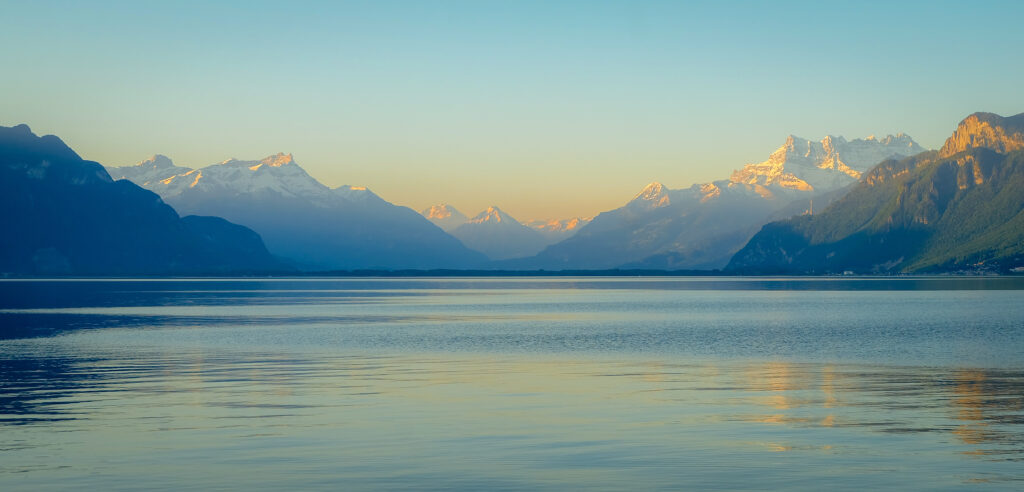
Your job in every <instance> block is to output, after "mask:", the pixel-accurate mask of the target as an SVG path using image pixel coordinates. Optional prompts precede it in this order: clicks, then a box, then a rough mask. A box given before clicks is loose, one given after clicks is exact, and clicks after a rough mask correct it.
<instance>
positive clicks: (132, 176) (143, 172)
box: [107, 154, 192, 186]
mask: <svg viewBox="0 0 1024 492" xmlns="http://www.w3.org/2000/svg"><path fill="white" fill-rule="evenodd" d="M191 170H192V169H191V168H187V167H180V166H175V165H174V162H173V161H171V159H170V158H169V157H167V156H165V155H162V154H155V155H153V157H150V158H149V159H146V160H144V161H141V162H139V163H137V164H135V165H132V166H123V167H108V168H107V172H108V173H110V177H111V178H113V179H127V180H129V181H132V182H134V183H137V184H139V185H140V186H146V184H147V183H150V182H159V181H162V180H164V179H167V178H169V177H171V176H174V175H176V174H182V173H187V172H189V171H191Z"/></svg>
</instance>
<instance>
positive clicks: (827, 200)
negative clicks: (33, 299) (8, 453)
mask: <svg viewBox="0 0 1024 492" xmlns="http://www.w3.org/2000/svg"><path fill="white" fill-rule="evenodd" d="M108 171H109V172H108ZM0 177H2V182H0V192H2V196H0V204H2V205H4V206H6V210H9V211H11V212H10V213H8V214H5V216H4V217H3V219H2V221H0V227H3V228H4V231H5V234H4V236H3V238H2V239H0V274H3V273H7V274H29V275H46V274H69V275H74V274H81V275H131V274H161V275H164V274H172V275H173V274H195V273H218V272H220V273H232V272H234V273H245V272H270V271H287V270H289V269H291V268H297V269H301V270H355V269H389V270H396V269H436V268H448V269H482V268H483V269H486V268H498V269H521V270H532V269H547V270H563V269H609V268H636V269H662V270H669V269H694V270H696V269H721V268H725V269H726V270H727V271H729V272H734V273H786V274H803V273H819V274H820V273H842V272H855V273H900V272H945V271H996V272H1006V271H1011V270H1013V271H1016V270H1020V269H1021V268H1022V265H1024V114H1020V115H1017V116H1012V117H1007V118H1004V117H1001V116H999V115H996V114H992V113H975V114H972V115H970V116H969V117H967V118H966V119H964V120H963V121H962V122H960V124H959V125H958V126H957V128H956V130H955V131H954V132H953V134H952V135H951V136H950V137H949V138H948V139H947V140H946V142H945V144H944V145H943V146H942V148H941V149H939V150H937V151H926V150H925V149H923V148H921V147H920V146H919V145H918V144H917V143H915V142H914V141H913V139H911V138H910V137H909V136H907V135H904V134H897V135H890V136H887V137H884V138H875V137H868V138H864V139H856V140H852V141H848V140H846V139H844V138H843V137H838V136H826V137H825V138H823V139H821V140H820V141H810V140H805V139H802V138H799V137H796V136H790V137H788V138H787V139H786V141H785V142H784V143H783V145H782V146H781V147H779V148H778V149H777V150H776V151H775V152H773V153H771V155H770V156H769V157H768V159H767V160H765V161H763V162H758V163H752V164H748V165H746V166H743V167H742V168H740V169H738V170H736V171H734V172H732V174H731V175H730V176H729V177H728V178H726V179H721V180H717V181H712V182H708V183H700V184H695V185H693V186H690V187H688V188H684V189H670V188H667V187H665V186H664V185H662V184H660V183H651V184H649V185H647V186H646V187H644V189H642V190H641V191H640V193H638V194H637V195H635V196H634V197H633V198H632V199H631V200H629V201H628V202H627V203H626V204H625V205H623V206H622V207H619V208H617V209H614V210H610V211H607V212H604V213H601V214H599V215H598V216H596V217H594V218H593V219H583V218H575V219H568V220H553V221H531V222H528V223H525V224H524V223H521V222H519V221H517V220H516V219H515V218H513V217H511V216H510V215H508V214H507V213H505V212H503V211H502V210H501V209H499V208H498V207H490V208H488V209H487V210H485V211H482V212H481V213H479V214H478V215H476V216H474V217H472V218H469V217H467V216H466V215H464V214H462V213H461V212H459V211H458V210H456V209H455V208H454V207H452V206H450V205H446V204H441V205H437V206H434V207H430V208H428V209H426V210H424V211H423V212H421V213H416V212H415V211H413V210H411V209H408V208H406V207H401V206H397V205H394V204H392V203H390V202H388V201H386V200H384V199H382V198H381V197H379V196H377V195H376V194H374V193H373V192H372V191H370V190H369V189H366V188H364V187H358V186H347V185H346V186H339V187H336V188H330V187H327V186H325V185H323V184H321V183H320V182H319V181H317V180H316V179H314V178H313V177H311V176H310V175H309V174H308V173H306V171H305V170H304V169H302V167H300V166H299V165H298V164H297V163H296V162H295V159H294V158H293V156H292V155H291V154H283V153H281V154H276V155H272V156H268V157H266V158H264V159H261V160H252V161H245V160H238V159H228V160H226V161H223V162H220V163H217V164H213V165H209V166H206V167H202V168H199V169H192V168H188V167H182V166H177V165H175V164H174V163H173V162H172V161H171V159H169V158H167V157H166V156H162V155H155V156H153V157H152V158H150V159H147V160H145V161H142V162H140V163H138V164H136V165H133V166H126V167H111V168H107V169H104V168H103V167H102V166H100V165H99V164H98V163H95V162H91V161H86V160H83V159H82V158H81V157H79V156H78V155H77V154H76V153H75V152H74V151H72V150H71V149H70V148H68V147H67V145H65V144H64V143H63V142H62V141H61V140H60V139H59V138H57V137H55V136H52V135H48V136H43V137H39V136H36V135H35V134H33V133H32V132H31V130H30V129H29V128H28V127H27V126H25V125H19V126H16V127H12V128H4V127H0ZM179 213H181V214H183V215H185V216H184V217H183V216H181V215H179ZM189 214H191V215H189Z"/></svg>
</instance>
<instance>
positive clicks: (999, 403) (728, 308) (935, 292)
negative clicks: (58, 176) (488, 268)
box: [0, 278, 1024, 491]
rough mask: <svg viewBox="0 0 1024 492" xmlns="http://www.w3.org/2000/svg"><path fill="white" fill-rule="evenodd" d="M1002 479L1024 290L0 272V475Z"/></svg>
mask: <svg viewBox="0 0 1024 492" xmlns="http://www.w3.org/2000/svg"><path fill="white" fill-rule="evenodd" d="M83 488H85V489H151V488H174V489H190V488H191V489H202V490H210V489H240V488H242V489H282V488H287V489H316V488H331V489H338V488H345V489H397V488H411V489H435V488H436V489H474V490H475V489H516V490H518V489H549V490H564V489H566V488H573V489H618V490H622V489H630V490H635V489H645V490H649V489H655V490H658V489H670V490H678V489H778V488H786V489H804V490H822V489H825V488H829V489H848V490H853V489H858V490H859V489H864V488H887V489H908V488H914V489H921V488H927V489H948V490H962V489H965V488H966V489H984V490H998V489H1006V490H1019V489H1021V488H1024V279H1021V278H897V279H845V278H844V279H814V278H811V279H743V278H682V279H680V278H655V279H623V278H610V279H602V278H568V279H567V278H541V279H538V278H517V279H507V278H502V279H281V280H265V279H260V280H109V281H92V280H89V281H85V280H83V281H0V490H5V491H6V490H41V489H83Z"/></svg>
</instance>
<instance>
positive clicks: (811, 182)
mask: <svg viewBox="0 0 1024 492" xmlns="http://www.w3.org/2000/svg"><path fill="white" fill-rule="evenodd" d="M920 152H924V148H922V147H921V146H920V145H918V144H917V142H914V139H912V138H910V136H908V135H905V134H903V133H899V134H897V135H888V136H886V137H885V138H882V139H879V138H877V137H875V136H870V137H867V138H864V139H855V140H846V139H845V138H844V137H842V136H837V135H827V136H825V138H823V139H821V141H820V142H812V141H810V140H807V139H803V138H800V137H798V136H796V135H790V136H789V137H787V138H786V141H785V143H784V144H783V145H782V146H781V147H779V148H778V149H776V150H775V151H774V152H772V153H771V155H770V156H769V157H768V160H766V161H763V162H759V163H753V164H747V165H746V166H744V167H743V168H742V169H739V170H737V171H734V172H733V173H732V176H730V178H729V180H730V181H732V182H734V183H737V184H746V185H760V186H771V185H775V186H778V187H781V188H788V189H793V190H800V191H828V190H832V189H836V188H839V187H842V186H845V185H847V184H849V183H852V182H853V181H855V180H857V179H860V175H861V173H863V172H864V171H867V170H868V169H870V168H871V167H872V166H874V165H875V164H878V163H879V162H881V161H883V160H885V159H888V158H891V157H905V156H910V155H914V154H917V153H920Z"/></svg>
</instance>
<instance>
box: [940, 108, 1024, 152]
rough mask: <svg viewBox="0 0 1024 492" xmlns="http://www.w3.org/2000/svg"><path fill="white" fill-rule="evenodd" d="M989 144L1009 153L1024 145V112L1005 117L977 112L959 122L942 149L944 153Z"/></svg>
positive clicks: (993, 147) (998, 150)
mask: <svg viewBox="0 0 1024 492" xmlns="http://www.w3.org/2000/svg"><path fill="white" fill-rule="evenodd" d="M978 147H985V148H988V149H992V150H994V151H996V152H999V153H1002V154H1005V153H1007V152H1011V151H1014V150H1017V149H1022V148H1024V113H1021V114H1018V115H1017V116H1012V117H1009V118H1003V117H1002V116H999V115H997V114H993V113H974V114H972V115H970V116H968V117H967V118H964V120H963V121H961V122H960V124H959V125H957V128H956V131H954V132H953V135H952V136H950V137H949V138H948V139H946V144H945V145H943V146H942V149H940V150H939V156H940V157H949V156H951V155H954V154H957V153H959V152H963V151H965V150H967V149H973V148H978Z"/></svg>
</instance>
